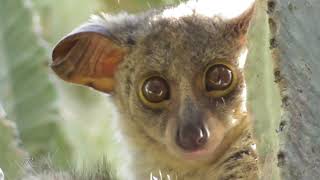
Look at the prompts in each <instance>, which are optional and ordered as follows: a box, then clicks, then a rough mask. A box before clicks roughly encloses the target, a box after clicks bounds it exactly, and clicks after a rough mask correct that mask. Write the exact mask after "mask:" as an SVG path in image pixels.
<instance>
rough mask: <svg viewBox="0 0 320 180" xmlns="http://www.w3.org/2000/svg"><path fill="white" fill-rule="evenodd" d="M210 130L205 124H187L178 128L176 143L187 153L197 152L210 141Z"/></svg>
mask: <svg viewBox="0 0 320 180" xmlns="http://www.w3.org/2000/svg"><path fill="white" fill-rule="evenodd" d="M208 138H209V134H208V129H207V127H206V126H205V125H204V124H199V125H195V124H192V123H187V124H185V125H182V126H181V127H180V128H178V131H177V139H176V143H177V145H178V146H180V147H181V148H182V149H184V150H186V151H196V150H199V149H201V148H202V147H204V146H205V145H206V143H207V141H208Z"/></svg>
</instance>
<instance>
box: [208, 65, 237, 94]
mask: <svg viewBox="0 0 320 180" xmlns="http://www.w3.org/2000/svg"><path fill="white" fill-rule="evenodd" d="M231 82H232V72H231V70H230V69H229V68H228V67H227V66H225V65H222V64H219V65H214V66H212V67H211V68H210V69H209V70H208V71H207V74H206V88H207V90H208V91H213V90H225V89H227V88H228V87H229V86H230V84H231Z"/></svg>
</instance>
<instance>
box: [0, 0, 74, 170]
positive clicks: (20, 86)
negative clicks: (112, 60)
mask: <svg viewBox="0 0 320 180" xmlns="http://www.w3.org/2000/svg"><path fill="white" fill-rule="evenodd" d="M0 4H1V6H0V22H1V26H0V84H1V86H0V99H1V101H2V102H3V104H4V107H6V109H7V112H8V117H9V119H11V120H14V121H15V122H16V123H17V127H18V129H19V132H20V136H21V139H22V142H23V143H24V145H25V147H26V149H27V150H28V151H29V152H30V153H31V156H32V157H33V158H35V159H36V160H37V159H39V158H40V157H45V158H47V156H52V157H54V158H53V160H54V162H56V163H57V164H59V165H61V166H64V165H66V163H69V161H70V159H71V156H70V146H69V143H68V142H67V140H66V139H65V136H64V133H63V132H62V130H61V129H60V123H61V121H62V120H63V119H62V118H61V116H60V115H59V111H58V107H57V103H55V102H56V99H57V93H56V90H55V88H54V87H53V84H52V82H51V78H50V77H49V75H48V74H49V73H48V59H49V56H48V54H49V53H48V51H47V49H46V48H45V45H46V44H45V42H44V41H43V40H42V39H41V38H39V37H40V34H39V26H37V24H36V23H35V22H36V21H37V18H38V17H37V16H36V15H35V14H33V11H32V10H33V9H32V4H31V1H29V0H25V1H20V0H0Z"/></svg>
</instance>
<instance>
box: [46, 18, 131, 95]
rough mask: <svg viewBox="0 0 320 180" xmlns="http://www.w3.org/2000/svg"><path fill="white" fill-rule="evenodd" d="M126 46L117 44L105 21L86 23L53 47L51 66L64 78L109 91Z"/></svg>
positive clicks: (111, 88)
mask: <svg viewBox="0 0 320 180" xmlns="http://www.w3.org/2000/svg"><path fill="white" fill-rule="evenodd" d="M125 55H126V49H125V48H123V47H121V46H119V45H117V44H116V43H115V42H114V41H113V40H112V38H111V36H110V35H109V34H108V31H107V29H106V27H105V26H103V25H102V24H87V25H84V26H81V27H80V28H78V29H76V30H75V31H73V32H72V33H71V34H69V35H67V36H66V37H64V38H63V39H62V40H61V41H60V42H59V43H58V44H57V45H56V46H55V48H54V50H53V53H52V60H53V62H52V64H51V68H52V69H53V71H54V72H55V73H56V74H57V75H58V76H59V77H60V78H62V79H63V80H66V81H68V82H72V83H77V84H82V85H86V86H90V87H93V88H94V89H97V90H99V91H102V92H106V93H109V92H111V91H112V90H113V86H114V79H113V77H114V73H115V70H116V68H117V65H118V64H119V63H120V62H121V61H122V59H123V58H124V56H125Z"/></svg>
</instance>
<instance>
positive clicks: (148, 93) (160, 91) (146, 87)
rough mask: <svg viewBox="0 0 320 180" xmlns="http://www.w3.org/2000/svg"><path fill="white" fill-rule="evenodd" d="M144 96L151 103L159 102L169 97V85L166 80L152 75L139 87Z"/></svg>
mask: <svg viewBox="0 0 320 180" xmlns="http://www.w3.org/2000/svg"><path fill="white" fill-rule="evenodd" d="M141 92H142V95H143V96H144V98H145V99H146V100H147V101H149V102H151V103H160V102H162V101H164V100H168V99H169V86H168V83H167V81H166V80H164V79H163V78H161V77H158V76H154V77H150V78H148V79H146V80H145V81H144V83H143V85H142V89H141Z"/></svg>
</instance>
